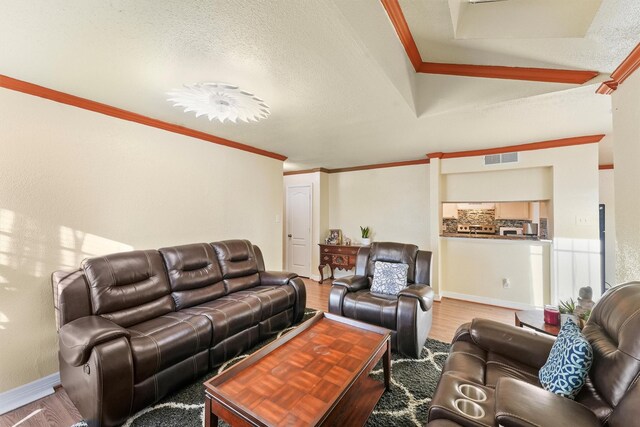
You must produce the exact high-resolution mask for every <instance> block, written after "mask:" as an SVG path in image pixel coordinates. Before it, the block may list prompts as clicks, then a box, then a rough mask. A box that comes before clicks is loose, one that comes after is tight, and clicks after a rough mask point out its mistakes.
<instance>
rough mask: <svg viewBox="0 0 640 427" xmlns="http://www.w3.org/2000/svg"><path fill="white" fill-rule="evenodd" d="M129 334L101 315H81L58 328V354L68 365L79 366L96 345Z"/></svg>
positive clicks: (127, 336) (85, 360)
mask: <svg viewBox="0 0 640 427" xmlns="http://www.w3.org/2000/svg"><path fill="white" fill-rule="evenodd" d="M129 336H130V334H129V331H127V330H126V329H124V328H123V327H121V326H118V325H116V324H115V323H113V322H112V321H110V320H107V319H105V318H103V317H100V316H86V317H81V318H79V319H76V320H74V321H72V322H69V323H67V324H65V325H63V326H62V327H61V328H60V331H59V337H60V355H61V356H62V358H63V359H64V360H65V362H67V363H68V364H69V365H71V366H80V365H82V364H84V363H86V362H87V360H89V356H90V355H91V350H92V349H93V348H94V347H95V346H96V345H98V344H102V343H105V342H107V341H112V340H115V339H116V338H120V337H126V338H127V339H128V338H129Z"/></svg>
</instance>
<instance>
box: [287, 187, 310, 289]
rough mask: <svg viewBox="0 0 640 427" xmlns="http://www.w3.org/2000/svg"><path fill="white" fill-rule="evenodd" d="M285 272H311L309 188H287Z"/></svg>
mask: <svg viewBox="0 0 640 427" xmlns="http://www.w3.org/2000/svg"><path fill="white" fill-rule="evenodd" d="M286 239H287V271H289V272H291V273H296V274H298V275H299V276H304V277H309V273H310V271H311V186H309V185H304V186H292V187H287V237H286Z"/></svg>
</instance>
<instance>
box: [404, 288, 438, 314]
mask: <svg viewBox="0 0 640 427" xmlns="http://www.w3.org/2000/svg"><path fill="white" fill-rule="evenodd" d="M398 297H399V298H400V297H406V298H415V299H417V300H418V302H419V303H420V308H422V311H427V310H430V309H431V307H432V306H433V289H431V286H428V285H421V284H418V283H416V284H413V285H409V286H407V287H406V288H404V289H403V290H401V291H400V292H399V293H398Z"/></svg>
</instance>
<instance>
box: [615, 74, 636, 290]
mask: <svg viewBox="0 0 640 427" xmlns="http://www.w3.org/2000/svg"><path fill="white" fill-rule="evenodd" d="M612 97H613V99H612V103H613V109H612V111H613V133H614V135H615V141H614V144H613V157H614V159H615V169H614V182H615V186H614V187H615V190H614V192H615V215H616V217H615V218H616V245H617V251H616V280H617V282H619V283H623V282H627V281H630V280H640V221H639V220H638V213H639V212H640V191H639V188H640V168H639V167H638V162H639V161H640V72H638V71H636V72H635V73H634V74H633V75H631V77H629V78H628V79H627V80H626V81H625V82H624V83H623V84H622V85H620V86H619V87H618V90H616V91H615V92H613V95H612Z"/></svg>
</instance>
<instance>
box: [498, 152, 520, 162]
mask: <svg viewBox="0 0 640 427" xmlns="http://www.w3.org/2000/svg"><path fill="white" fill-rule="evenodd" d="M501 160H502V163H515V162H517V161H518V153H504V154H503V155H502V159H501Z"/></svg>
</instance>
